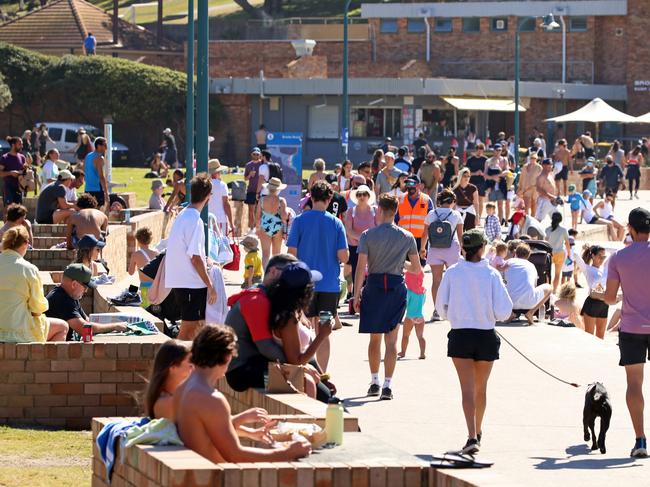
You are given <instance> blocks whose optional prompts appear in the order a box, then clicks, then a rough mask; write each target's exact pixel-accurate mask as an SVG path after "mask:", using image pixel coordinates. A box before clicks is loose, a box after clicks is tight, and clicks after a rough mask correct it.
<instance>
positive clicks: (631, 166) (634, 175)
mask: <svg viewBox="0 0 650 487" xmlns="http://www.w3.org/2000/svg"><path fill="white" fill-rule="evenodd" d="M642 163H643V154H642V153H641V146H640V145H637V146H636V147H635V148H634V149H632V151H631V152H630V155H629V156H628V158H627V161H626V163H625V165H624V167H625V168H626V171H625V179H627V187H628V188H629V190H630V199H632V198H633V197H634V198H636V199H637V200H638V199H639V184H640V183H641V169H640V167H641V164H642ZM633 193H634V194H633Z"/></svg>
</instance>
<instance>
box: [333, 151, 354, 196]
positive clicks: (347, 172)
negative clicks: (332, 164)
mask: <svg viewBox="0 0 650 487" xmlns="http://www.w3.org/2000/svg"><path fill="white" fill-rule="evenodd" d="M352 176H353V174H352V161H350V160H348V159H346V160H345V161H344V162H343V166H342V167H341V174H339V176H338V180H337V182H338V183H339V191H347V190H348V189H350V183H351V182H352Z"/></svg>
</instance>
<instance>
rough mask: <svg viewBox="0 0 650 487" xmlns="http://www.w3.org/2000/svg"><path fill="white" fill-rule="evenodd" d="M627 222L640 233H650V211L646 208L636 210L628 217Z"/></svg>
mask: <svg viewBox="0 0 650 487" xmlns="http://www.w3.org/2000/svg"><path fill="white" fill-rule="evenodd" d="M627 221H628V223H629V224H630V226H631V227H632V228H633V229H634V230H636V231H637V232H639V233H648V232H650V211H648V210H646V209H645V208H634V209H633V210H632V211H631V212H630V215H629V216H628V217H627Z"/></svg>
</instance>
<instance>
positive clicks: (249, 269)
mask: <svg viewBox="0 0 650 487" xmlns="http://www.w3.org/2000/svg"><path fill="white" fill-rule="evenodd" d="M241 244H242V247H244V250H246V257H245V258H244V283H243V284H242V286H241V287H242V289H248V288H249V287H253V286H254V285H255V284H260V283H261V282H262V259H261V258H260V252H259V240H257V237H255V236H253V235H248V236H247V237H246V238H244V240H242V241H241Z"/></svg>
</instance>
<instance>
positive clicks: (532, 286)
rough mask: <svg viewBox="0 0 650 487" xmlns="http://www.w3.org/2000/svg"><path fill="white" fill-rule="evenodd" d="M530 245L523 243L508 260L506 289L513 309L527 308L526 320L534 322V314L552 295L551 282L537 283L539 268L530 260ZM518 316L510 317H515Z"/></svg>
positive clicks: (512, 317) (530, 322)
mask: <svg viewBox="0 0 650 487" xmlns="http://www.w3.org/2000/svg"><path fill="white" fill-rule="evenodd" d="M528 257H530V247H529V246H528V245H527V244H525V243H522V244H521V245H519V246H518V247H517V248H516V249H515V257H514V258H513V259H509V260H507V261H506V270H505V279H506V289H507V290H508V294H509V295H510V299H512V309H513V310H525V311H527V312H526V320H528V323H529V324H531V325H532V324H533V316H535V313H536V312H537V310H538V309H540V308H541V307H542V306H543V305H544V303H545V302H546V300H548V298H549V297H550V296H551V291H552V287H551V285H550V284H541V285H539V286H538V285H537V279H538V274H537V269H535V266H534V265H533V264H532V263H531V262H529V261H528ZM514 318H516V316H515V315H514V314H513V316H511V317H510V319H511V320H512V319H514Z"/></svg>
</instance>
